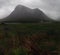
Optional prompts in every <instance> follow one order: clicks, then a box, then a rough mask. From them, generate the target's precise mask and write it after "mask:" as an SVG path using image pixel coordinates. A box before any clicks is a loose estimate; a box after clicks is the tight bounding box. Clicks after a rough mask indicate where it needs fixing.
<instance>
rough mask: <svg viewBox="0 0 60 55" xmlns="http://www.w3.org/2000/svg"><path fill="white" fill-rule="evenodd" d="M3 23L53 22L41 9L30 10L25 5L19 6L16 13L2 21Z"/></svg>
mask: <svg viewBox="0 0 60 55" xmlns="http://www.w3.org/2000/svg"><path fill="white" fill-rule="evenodd" d="M1 21H3V22H41V21H42V22H46V21H47V22H48V21H52V19H50V18H49V17H47V16H46V15H45V14H44V13H43V12H42V11H41V10H40V9H38V8H36V9H30V8H28V7H25V6H23V5H18V6H16V8H15V9H14V11H13V12H12V13H11V14H10V15H9V16H8V17H6V18H4V19H2V20H1Z"/></svg>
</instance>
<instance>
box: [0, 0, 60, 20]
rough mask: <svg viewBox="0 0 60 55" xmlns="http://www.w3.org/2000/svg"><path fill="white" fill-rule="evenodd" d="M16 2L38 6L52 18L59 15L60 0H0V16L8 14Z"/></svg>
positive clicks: (33, 6) (28, 5)
mask: <svg viewBox="0 0 60 55" xmlns="http://www.w3.org/2000/svg"><path fill="white" fill-rule="evenodd" d="M18 4H22V5H25V6H27V7H30V8H40V9H41V10H42V11H43V12H45V13H46V14H47V15H48V16H50V17H52V18H54V19H55V18H58V17H60V0H0V18H3V17H5V16H8V15H9V14H10V13H11V12H12V11H13V10H14V8H15V7H16V6H17V5H18Z"/></svg>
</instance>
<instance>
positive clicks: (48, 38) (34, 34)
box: [0, 23, 60, 55]
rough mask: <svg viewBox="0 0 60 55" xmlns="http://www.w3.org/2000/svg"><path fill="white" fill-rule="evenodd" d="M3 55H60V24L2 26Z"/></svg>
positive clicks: (0, 38) (1, 45)
mask: <svg viewBox="0 0 60 55" xmlns="http://www.w3.org/2000/svg"><path fill="white" fill-rule="evenodd" d="M3 54H4V55H29V54H30V55H34V54H35V55H40V54H41V55H44V54H45V55H49V54H50V55H54V54H56V55H60V24H59V23H20V24H0V55H3Z"/></svg>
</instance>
